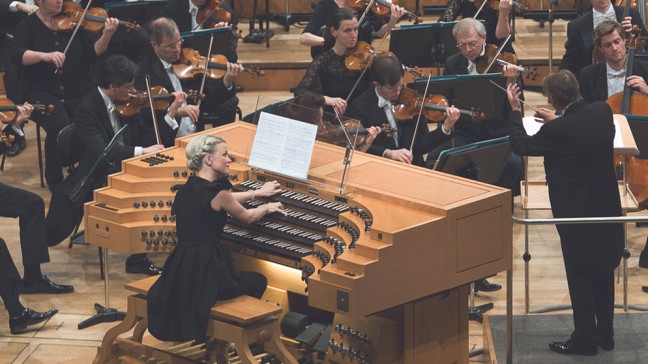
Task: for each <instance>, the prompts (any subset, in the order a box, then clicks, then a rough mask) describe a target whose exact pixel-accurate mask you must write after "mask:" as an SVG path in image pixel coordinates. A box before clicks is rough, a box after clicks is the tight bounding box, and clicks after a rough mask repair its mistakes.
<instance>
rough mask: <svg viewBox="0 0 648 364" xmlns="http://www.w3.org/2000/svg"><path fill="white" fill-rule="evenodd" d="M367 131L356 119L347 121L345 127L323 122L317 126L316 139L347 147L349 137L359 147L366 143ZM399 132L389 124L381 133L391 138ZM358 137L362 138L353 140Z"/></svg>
mask: <svg viewBox="0 0 648 364" xmlns="http://www.w3.org/2000/svg"><path fill="white" fill-rule="evenodd" d="M367 129H368V128H363V127H362V124H361V123H360V122H359V121H358V120H355V119H349V120H346V121H345V122H344V126H341V125H334V124H331V123H330V122H328V121H324V120H322V121H321V122H320V123H319V124H318V125H317V137H316V139H317V140H319V141H323V142H326V143H330V144H334V145H338V146H341V147H346V145H347V144H348V140H347V135H348V136H349V137H350V138H351V140H352V141H353V142H354V143H355V146H356V147H359V146H361V145H362V144H364V143H365V138H364V136H365V135H367V134H369V132H368V131H367ZM397 131H398V129H397V128H392V127H390V125H389V124H383V125H382V127H381V128H380V132H381V133H385V134H386V135H387V137H391V135H392V133H395V132H397ZM356 135H358V136H362V137H359V138H356V140H353V139H354V137H355V136H356Z"/></svg>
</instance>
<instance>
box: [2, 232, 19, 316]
mask: <svg viewBox="0 0 648 364" xmlns="http://www.w3.org/2000/svg"><path fill="white" fill-rule="evenodd" d="M21 290H22V279H20V274H19V273H18V270H17V269H16V265H15V264H14V262H13V260H12V259H11V254H9V249H7V244H6V243H5V241H4V240H2V238H0V297H2V301H3V302H4V305H5V307H6V308H7V311H9V317H13V316H18V314H20V311H22V309H23V307H22V305H21V304H20V301H19V300H18V298H19V297H20V292H21Z"/></svg>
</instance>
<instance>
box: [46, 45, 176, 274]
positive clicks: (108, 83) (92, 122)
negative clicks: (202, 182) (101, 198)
mask: <svg viewBox="0 0 648 364" xmlns="http://www.w3.org/2000/svg"><path fill="white" fill-rule="evenodd" d="M136 73H137V65H136V64H135V63H133V62H132V61H130V60H129V59H128V58H126V57H124V56H122V55H114V56H110V57H108V58H107V59H106V61H105V62H104V64H103V65H102V67H101V71H100V79H99V87H98V88H95V89H94V90H93V91H92V92H90V94H89V95H88V96H87V97H86V98H85V99H84V100H83V103H82V104H81V105H80V106H79V108H78V109H77V112H76V114H75V115H74V123H75V126H76V136H77V137H78V142H79V144H80V150H79V166H78V168H77V169H76V170H75V172H74V173H75V175H74V177H75V178H76V179H77V180H78V181H80V180H81V179H82V178H83V176H85V175H86V174H87V173H88V172H89V171H90V169H91V168H92V166H93V164H94V163H95V161H96V160H97V158H99V156H100V155H101V153H102V151H103V150H104V148H105V147H106V145H108V143H109V142H110V140H111V139H112V138H113V137H114V135H115V133H116V132H117V131H118V130H119V129H120V128H121V127H122V126H124V125H128V128H126V130H124V132H123V134H122V138H121V140H119V142H118V144H117V145H115V147H114V148H113V149H112V150H111V151H110V153H108V155H107V156H106V159H107V160H108V161H109V162H110V164H111V166H112V168H111V170H106V171H104V174H103V175H102V176H101V177H100V178H98V179H97V180H96V181H95V182H94V183H95V186H97V187H99V186H101V185H103V184H105V176H106V175H107V174H108V173H114V172H118V171H119V169H120V168H121V161H122V160H124V159H128V158H132V157H135V156H139V155H143V154H148V153H153V152H158V151H161V150H162V149H164V146H162V145H160V144H158V143H157V142H156V140H155V134H154V132H153V130H152V129H151V128H148V127H146V125H145V124H144V123H143V122H142V120H141V119H140V117H139V115H136V116H134V117H132V118H128V119H127V118H121V117H119V115H118V113H117V111H116V109H115V103H116V102H118V101H120V100H123V99H125V98H127V97H128V91H129V90H132V89H133V86H134V83H135V74H136ZM172 95H173V96H174V97H175V99H174V101H173V102H172V103H171V105H170V106H169V112H170V113H175V112H177V111H178V109H180V108H181V106H182V103H183V102H184V100H185V98H186V95H185V94H184V93H183V92H174V93H172ZM149 112H150V111H149ZM143 146H146V147H143ZM71 185H76V183H71ZM88 197H90V196H82V197H80V198H81V199H84V200H85V199H86V198H88ZM49 218H50V216H49V215H48V219H49ZM126 271H127V272H129V273H146V274H158V273H159V272H160V270H159V269H158V268H156V267H154V266H153V263H152V262H151V261H150V260H148V258H146V256H145V255H144V254H142V255H138V256H132V257H129V259H128V260H127V263H126Z"/></svg>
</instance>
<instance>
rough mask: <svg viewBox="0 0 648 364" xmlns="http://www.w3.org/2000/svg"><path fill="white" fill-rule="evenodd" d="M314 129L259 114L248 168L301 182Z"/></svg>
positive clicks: (312, 126) (309, 153) (315, 126)
mask: <svg viewBox="0 0 648 364" xmlns="http://www.w3.org/2000/svg"><path fill="white" fill-rule="evenodd" d="M316 136H317V125H312V124H307V123H303V122H301V121H297V120H293V119H289V118H285V117H283V116H278V115H273V114H269V113H267V112H261V115H260V117H259V125H258V126H257V131H256V135H255V136H254V144H252V152H251V153H250V161H249V162H248V164H249V165H251V166H253V167H258V168H262V169H264V170H266V171H271V172H275V173H278V174H282V175H286V176H290V177H293V178H298V179H302V180H305V179H307V177H308V169H309V167H310V161H311V157H312V155H313V147H314V146H315V137H316Z"/></svg>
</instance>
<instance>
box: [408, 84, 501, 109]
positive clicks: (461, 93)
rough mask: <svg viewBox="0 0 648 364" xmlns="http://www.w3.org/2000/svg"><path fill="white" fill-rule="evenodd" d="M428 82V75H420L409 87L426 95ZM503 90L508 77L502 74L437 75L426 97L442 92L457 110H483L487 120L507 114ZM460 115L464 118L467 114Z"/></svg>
mask: <svg viewBox="0 0 648 364" xmlns="http://www.w3.org/2000/svg"><path fill="white" fill-rule="evenodd" d="M427 81H428V79H427V77H421V78H417V79H416V80H414V83H413V84H410V85H408V87H410V88H413V89H415V90H416V91H417V92H418V93H419V95H423V92H424V91H425V87H426V84H427ZM493 83H495V84H497V85H499V86H500V87H502V88H503V90H502V89H500V88H499V87H497V86H496V85H494V84H493ZM504 90H506V78H505V77H502V75H501V74H500V73H488V74H485V75H451V76H438V77H432V78H431V80H430V86H429V87H428V92H427V95H426V96H430V95H442V96H444V97H445V98H446V99H447V100H448V102H449V103H450V105H454V106H455V107H456V108H458V109H463V110H474V111H477V112H481V113H484V115H485V119H490V118H501V117H502V115H505V113H504V111H505V107H506V104H507V103H508V101H507V99H506V91H504ZM461 117H462V118H465V116H461Z"/></svg>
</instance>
